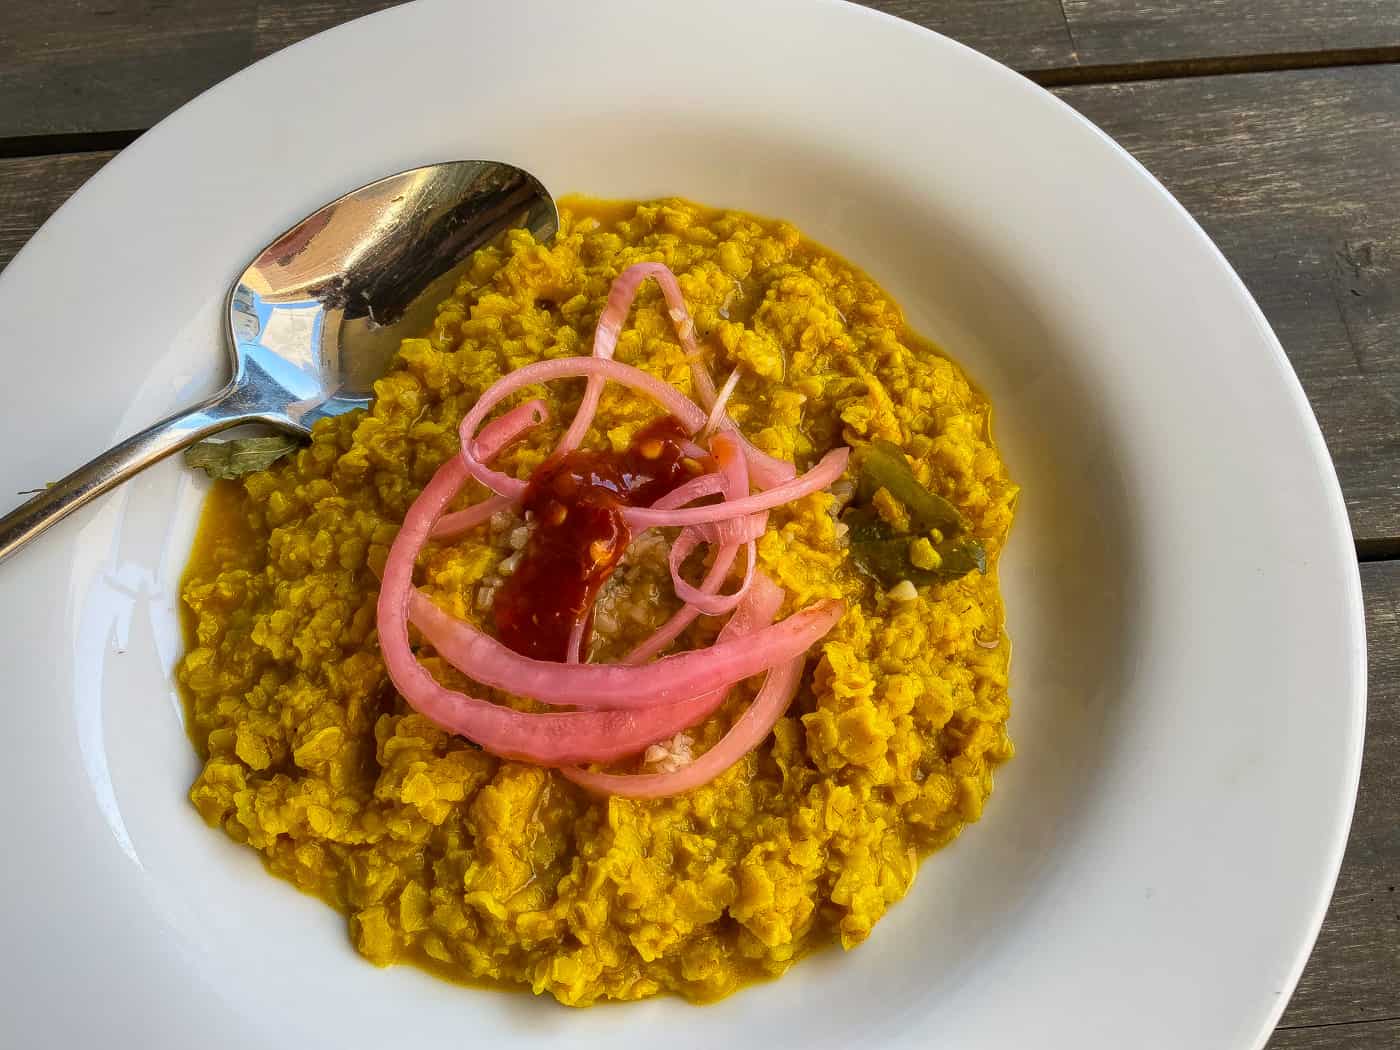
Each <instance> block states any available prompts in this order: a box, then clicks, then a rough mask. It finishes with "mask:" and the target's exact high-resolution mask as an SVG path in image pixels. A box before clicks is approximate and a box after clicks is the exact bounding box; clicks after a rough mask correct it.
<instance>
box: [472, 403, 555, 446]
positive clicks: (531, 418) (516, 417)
mask: <svg viewBox="0 0 1400 1050" xmlns="http://www.w3.org/2000/svg"><path fill="white" fill-rule="evenodd" d="M548 419H549V406H548V405H547V404H545V403H544V400H543V399H542V398H538V397H537V398H535V399H533V400H531V401H526V402H525V403H524V404H523V405H516V406H515V407H514V408H512V409H511V410H510V411H509V412H504V413H502V414H501V415H500V416H499V417H498V418H496V419H493V420H492V421H491V422H489V423H487V424H486V425H485V426H484V427H482V428H481V433H480V434H478V435H477V436H476V454H477V456H479V457H480V458H481V459H483V460H492V459H495V458H496V456H498V455H499V454H500V453H501V452H502V451H504V450H505V448H506V447H507V446H508V445H510V444H512V443H514V442H515V441H518V440H519V439H520V438H522V437H523V436H524V435H525V433H526V431H528V430H529V429H530V428H531V427H537V426H539V425H540V424H541V423H543V422H545V421H546V420H548Z"/></svg>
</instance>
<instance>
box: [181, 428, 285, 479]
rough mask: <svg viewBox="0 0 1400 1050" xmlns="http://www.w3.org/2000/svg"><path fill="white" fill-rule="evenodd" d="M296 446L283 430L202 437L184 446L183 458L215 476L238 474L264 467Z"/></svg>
mask: <svg viewBox="0 0 1400 1050" xmlns="http://www.w3.org/2000/svg"><path fill="white" fill-rule="evenodd" d="M298 447H299V442H297V441H296V440H295V439H293V438H289V437H286V436H285V435H282V434H277V435H274V436H272V437H251V438H233V439H232V440H229V441H201V442H199V444H197V445H192V446H190V447H189V448H187V449H185V462H186V463H187V464H188V465H189V466H191V467H195V468H197V469H199V470H202V471H204V473H206V474H208V475H209V476H210V477H211V478H214V479H215V480H219V479H231V478H241V477H242V476H243V475H244V474H252V473H253V472H254V471H258V470H266V469H267V468H268V467H270V466H272V464H274V463H276V462H277V461H278V460H279V459H281V458H282V457H283V456H285V455H286V454H287V453H288V452H294V451H296V449H297V448H298Z"/></svg>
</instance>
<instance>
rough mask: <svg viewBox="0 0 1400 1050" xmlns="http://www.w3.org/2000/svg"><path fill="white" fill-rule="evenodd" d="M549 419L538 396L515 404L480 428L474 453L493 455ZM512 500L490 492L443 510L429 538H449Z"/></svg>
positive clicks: (485, 458) (484, 520) (489, 517)
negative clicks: (461, 507)
mask: <svg viewBox="0 0 1400 1050" xmlns="http://www.w3.org/2000/svg"><path fill="white" fill-rule="evenodd" d="M547 419H549V406H548V405H546V404H545V403H544V401H542V400H541V399H540V398H535V399H534V400H533V401H526V402H525V403H524V404H523V405H517V406H516V407H515V408H512V409H511V410H510V411H509V412H506V413H505V414H503V415H502V416H500V417H499V418H498V419H493V420H492V421H491V422H490V423H487V424H486V426H484V427H482V428H481V434H480V435H479V436H478V437H477V439H476V447H477V454H478V455H480V456H481V458H482V459H484V460H490V459H494V458H495V457H496V456H497V455H498V454H499V453H500V452H501V451H502V450H503V449H505V448H506V447H507V446H509V445H510V444H512V443H513V442H515V441H517V440H519V439H520V438H521V437H523V436H524V435H525V433H526V431H528V430H530V428H531V427H536V426H539V425H540V424H541V423H543V422H545V420H547ZM512 506H514V503H513V502H512V501H511V500H508V499H506V498H505V497H504V496H492V497H490V498H489V499H487V500H484V501H482V502H481V503H478V504H476V505H475V506H471V507H468V508H467V509H466V510H459V511H456V512H455V513H452V514H444V515H443V516H442V518H441V519H439V521H438V523H437V525H436V526H434V527H433V532H432V538H433V539H435V540H442V539H450V538H451V537H453V536H459V535H461V534H462V533H464V532H466V531H468V530H469V529H474V528H476V527H477V526H478V525H481V524H483V523H484V522H487V521H489V520H491V516H492V515H493V514H495V513H497V512H498V511H503V510H509V509H510V508H511V507H512Z"/></svg>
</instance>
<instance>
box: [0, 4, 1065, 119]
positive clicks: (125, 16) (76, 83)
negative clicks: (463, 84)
mask: <svg viewBox="0 0 1400 1050" xmlns="http://www.w3.org/2000/svg"><path fill="white" fill-rule="evenodd" d="M398 2H399V0H304V2H302V0H258V2H256V3H246V2H245V3H229V2H227V0H6V2H5V3H4V4H3V5H0V138H10V137H15V136H30V135H55V134H78V133H85V132H107V131H119V130H133V129H136V130H139V129H143V128H147V127H149V126H150V125H152V124H154V123H155V122H156V121H158V120H160V119H161V118H162V117H164V116H165V115H166V114H168V113H170V112H171V111H172V110H174V109H175V108H176V107H178V106H180V105H182V104H183V103H185V102H187V101H189V100H190V99H191V98H193V97H194V96H195V95H197V94H199V92H201V91H203V90H205V89H206V88H208V87H210V86H212V85H214V84H216V83H218V82H219V81H220V80H222V79H224V78H225V77H227V76H229V75H230V74H232V73H234V72H236V71H238V70H239V69H242V68H243V67H244V66H246V65H248V64H249V63H250V62H252V61H253V60H255V59H257V58H262V57H264V56H265V55H269V54H271V53H273V52H274V51H278V50H281V49H282V48H284V47H287V46H288V45H290V44H294V43H296V42H297V41H299V40H302V39H304V38H305V37H307V36H310V35H311V34H313V33H317V32H320V31H321V30H323V29H327V28H330V27H331V26H334V25H339V24H340V23H342V22H347V21H349V20H351V19H352V18H357V17H359V16H361V15H364V14H369V13H372V12H374V11H380V10H383V9H384V8H387V7H393V6H395V5H396V3H398ZM869 6H872V7H877V8H881V9H885V10H889V11H891V12H893V13H895V14H899V15H902V16H906V17H912V18H913V19H914V20H915V21H918V22H921V23H922V24H924V25H928V26H930V27H932V28H934V29H938V30H940V31H942V32H945V33H948V34H949V35H951V36H954V37H956V38H958V39H961V40H963V41H965V42H966V43H968V44H970V45H971V46H973V47H975V48H978V49H979V50H982V51H985V52H987V53H988V54H991V55H993V56H994V57H996V58H998V59H1000V60H1001V61H1004V62H1007V63H1010V64H1012V65H1014V66H1017V67H1019V68H1022V69H1040V68H1046V67H1050V66H1057V65H1065V64H1067V63H1069V62H1071V61H1072V56H1071V54H1070V43H1069V34H1068V33H1067V32H1066V30H1065V25H1064V19H1063V17H1062V16H1061V13H1060V8H1059V3H1058V0H938V2H936V3H926V2H921V0H869Z"/></svg>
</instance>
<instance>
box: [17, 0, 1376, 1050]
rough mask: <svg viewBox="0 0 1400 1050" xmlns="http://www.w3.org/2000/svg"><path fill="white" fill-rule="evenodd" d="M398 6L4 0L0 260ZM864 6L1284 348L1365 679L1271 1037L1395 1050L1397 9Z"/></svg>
mask: <svg viewBox="0 0 1400 1050" xmlns="http://www.w3.org/2000/svg"><path fill="white" fill-rule="evenodd" d="M522 2H524V0H522ZM390 6H393V0H5V3H4V5H3V6H0V266H3V265H4V264H5V263H6V262H8V261H9V260H10V258H12V257H13V255H14V253H15V252H16V251H17V250H18V249H19V248H20V246H21V245H23V244H24V242H25V240H26V239H27V238H28V237H29V236H30V234H32V233H33V232H34V230H35V229H36V228H37V227H38V225H39V224H40V223H42V222H43V221H44V219H46V218H47V217H48V216H49V214H50V213H51V212H52V211H53V210H54V209H55V208H56V207H58V205H59V204H61V203H62V202H63V201H64V200H65V199H66V198H67V197H68V195H69V194H71V193H72V192H73V191H74V190H76V189H77V188H78V187H79V186H80V185H82V183H83V181H84V180H86V179H87V178H88V177H89V176H91V175H92V174H93V173H94V172H95V171H97V170H98V169H99V168H100V167H102V165H103V164H105V163H106V162H107V160H108V159H110V158H111V157H112V155H113V154H114V152H115V151H117V150H119V149H121V148H122V147H123V146H125V145H127V144H128V143H129V142H131V140H132V139H134V138H135V137H136V136H137V135H138V134H139V133H140V132H141V131H142V130H143V129H145V128H147V127H149V126H150V125H151V124H152V123H153V122H155V121H156V120H159V119H160V118H161V117H163V116H165V115H166V114H167V113H168V112H170V111H171V110H172V109H174V108H175V107H176V106H179V105H180V104H181V103H183V102H185V101H186V100H187V99H189V98H191V97H192V96H193V95H195V94H196V93H198V92H199V91H202V90H203V89H204V88H206V87H208V86H210V85H211V84H213V83H215V82H216V81H218V80H221V79H223V78H224V77H225V76H228V75H229V74H231V73H233V72H235V71H236V70H238V69H241V68H242V67H244V66H246V65H248V64H249V63H250V62H252V61H254V60H256V59H258V58H261V57H262V56H264V55H267V54H270V53H271V52H273V51H276V50H278V49H280V48H283V47H286V46H287V45H288V44H291V43H293V42H295V41H296V40H299V39H301V38H302V37H305V36H308V35H310V34H311V33H314V32H316V31H318V30H321V29H325V28H327V27H329V26H332V25H335V24H337V23H340V22H343V21H346V20H347V19H350V18H353V17H355V16H357V15H361V14H365V13H368V12H370V11H374V10H378V9H381V8H385V7H390ZM869 6H872V7H878V8H881V9H883V10H886V11H888V12H890V13H892V14H896V15H899V16H901V17H904V18H908V19H910V20H912V21H914V22H918V23H920V24H922V25H925V26H928V27H929V28H932V29H936V30H938V31H940V32H943V33H946V34H948V35H949V36H952V37H955V38H957V39H958V40H961V41H963V42H965V43H967V44H970V45H971V46H972V47H975V48H977V49H979V50H981V51H984V52H986V53H987V54H989V55H991V56H993V57H994V58H997V59H999V60H1000V61H1002V62H1005V63H1006V64H1008V65H1010V66H1013V67H1015V68H1016V69H1018V70H1020V71H1022V72H1023V73H1024V74H1025V75H1026V76H1028V77H1030V78H1031V79H1032V80H1034V81H1036V82H1037V83H1039V84H1042V85H1044V86H1045V87H1047V88H1048V89H1050V90H1052V91H1054V92H1055V93H1056V94H1057V95H1059V96H1060V97H1061V98H1062V99H1064V100H1065V101H1066V102H1068V103H1069V104H1070V105H1072V106H1074V107H1075V108H1077V109H1079V110H1080V111H1081V112H1083V113H1084V114H1085V115H1087V116H1088V117H1089V118H1090V119H1091V120H1093V121H1094V122H1095V123H1097V124H1098V125H1099V126H1100V127H1102V128H1104V129H1105V130H1106V131H1107V132H1108V133H1109V134H1110V135H1112V136H1113V137H1114V138H1116V139H1117V140H1118V141H1119V142H1121V143H1122V144H1123V145H1124V146H1126V147H1127V148H1128V149H1129V150H1131V151H1132V152H1133V153H1134V154H1135V155H1136V156H1137V157H1138V158H1139V159H1140V160H1141V161H1142V162H1143V163H1144V164H1145V165H1146V166H1147V167H1148V168H1149V169H1150V170H1151V171H1152V172H1153V173H1154V174H1156V175H1157V177H1158V178H1160V179H1161V180H1162V181H1163V182H1164V183H1165V184H1166V185H1167V187H1168V188H1169V189H1170V190H1171V191H1172V192H1173V193H1174V194H1176V196H1177V198H1178V199H1179V200H1181V202H1182V203H1183V204H1185V205H1186V207H1187V208H1188V209H1190V211H1191V212H1192V213H1193V214H1194V215H1195V216H1196V217H1197V218H1198V219H1199V220H1200V222H1201V223H1202V224H1203V225H1204V226H1205V228H1206V231H1207V232H1208V233H1209V234H1211V236H1212V237H1214V238H1215V240H1216V241H1217V242H1218V243H1219V244H1220V246H1221V248H1223V249H1224V251H1225V254H1226V255H1227V256H1228V257H1229V258H1230V261H1231V262H1232V263H1233V264H1234V266H1235V268H1236V269H1237V270H1238V271H1239V272H1240V274H1241V275H1242V276H1243V277H1244V280H1245V283H1246V284H1248V285H1249V287H1250V290H1251V291H1252V292H1253V293H1254V296H1255V298H1257V299H1258V300H1259V303H1260V305H1261V306H1262V307H1263V308H1264V312H1265V313H1266V314H1268V316H1269V319H1270V320H1271V321H1272V322H1273V325H1274V329H1275V330H1276V331H1277V332H1278V335H1279V338H1280V339H1281V340H1282V341H1283V345H1284V347H1285V348H1286V350H1287V351H1288V355H1289V357H1290V358H1291V360H1292V362H1293V367H1294V368H1295V369H1296V370H1297V372H1298V375H1299V377H1300V378H1301V379H1302V382H1303V386H1304V387H1305V388H1306V390H1307V392H1308V396H1309V398H1310V399H1311V401H1312V405H1313V408H1314V409H1315V411H1316V412H1317V416H1318V419H1319V420H1320V421H1321V424H1322V429H1323V431H1324V433H1325V434H1326V437H1327V442H1328V445H1329V447H1330V448H1331V450H1332V456H1333V458H1334V459H1335V461H1336V464H1337V471H1338V473H1339V474H1340V476H1341V481H1342V489H1343V491H1344V493H1345V495H1346V501H1347V507H1348V510H1349V511H1350V514H1351V524H1352V529H1353V530H1354V532H1355V535H1356V551H1357V557H1358V558H1359V559H1360V562H1361V578H1362V584H1363V586H1364V589H1365V593H1366V613H1367V624H1368V630H1369V639H1370V660H1371V664H1370V666H1371V681H1370V702H1369V707H1370V710H1369V714H1368V718H1367V722H1368V726H1367V740H1366V758H1365V767H1364V769H1363V770H1362V778H1361V794H1360V798H1359V799H1358V801H1357V810H1356V819H1355V823H1354V824H1353V827H1352V832H1351V841H1350V844H1349V846H1348V848H1347V855H1346V862H1345V864H1344V866H1343V868H1342V873H1341V878H1340V880H1339V881H1338V883H1337V891H1336V895H1335V897H1334V899H1333V901H1332V907H1331V910H1330V911H1329V913H1328V916H1327V921H1326V924H1325V925H1324V926H1323V929H1322V934H1321V936H1320V937H1319V939H1318V942H1317V947H1316V949H1315V950H1314V952H1313V955H1312V959H1311V961H1310V962H1309V964H1308V968H1307V971H1306V972H1305V973H1304V975H1303V979H1302V983H1301V984H1300V985H1299V986H1298V991H1297V993H1296V994H1295V995H1294V997H1293V1001H1292V1002H1291V1003H1290V1004H1289V1006H1288V1009H1287V1012H1285V1014H1284V1015H1283V1021H1282V1023H1281V1024H1280V1025H1279V1028H1278V1031H1277V1032H1276V1033H1275V1035H1274V1037H1273V1040H1272V1042H1270V1044H1269V1045H1270V1047H1271V1048H1273V1050H1342V1048H1348V1050H1359V1048H1362V1047H1366V1048H1372V1047H1374V1048H1378V1050H1379V1048H1382V1047H1387V1048H1393V1047H1396V1046H1400V893H1397V892H1396V885H1397V883H1400V819H1397V808H1400V807H1397V800H1400V0H870V2H869ZM1182 1008H1183V1009H1188V1008H1189V1004H1184V1003H1183V1004H1182ZM1183 1050H1185V1048H1183Z"/></svg>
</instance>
